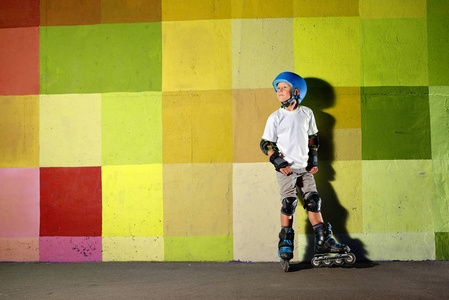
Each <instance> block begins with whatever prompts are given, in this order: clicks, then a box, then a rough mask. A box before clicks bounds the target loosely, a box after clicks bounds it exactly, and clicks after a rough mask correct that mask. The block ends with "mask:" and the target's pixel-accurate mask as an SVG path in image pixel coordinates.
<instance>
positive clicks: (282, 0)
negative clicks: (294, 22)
mask: <svg viewBox="0 0 449 300" xmlns="http://www.w3.org/2000/svg"><path fill="white" fill-rule="evenodd" d="M231 3H232V14H231V16H232V18H233V19H268V18H292V17H293V1H292V0H278V1H272V0H231Z"/></svg>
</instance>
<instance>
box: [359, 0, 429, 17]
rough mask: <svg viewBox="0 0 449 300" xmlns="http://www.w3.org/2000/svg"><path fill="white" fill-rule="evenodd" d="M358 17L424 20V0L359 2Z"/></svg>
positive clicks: (425, 4) (425, 2)
mask: <svg viewBox="0 0 449 300" xmlns="http://www.w3.org/2000/svg"><path fill="white" fill-rule="evenodd" d="M359 1H360V3H359V10H360V17H361V18H364V19H372V18H426V17H427V1H426V0H359Z"/></svg>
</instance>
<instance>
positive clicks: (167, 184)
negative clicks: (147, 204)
mask: <svg viewBox="0 0 449 300" xmlns="http://www.w3.org/2000/svg"><path fill="white" fill-rule="evenodd" d="M219 235H221V236H228V235H232V164H176V165H175V164H169V165H164V236H165V237H171V236H219Z"/></svg>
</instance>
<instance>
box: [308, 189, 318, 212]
mask: <svg viewBox="0 0 449 300" xmlns="http://www.w3.org/2000/svg"><path fill="white" fill-rule="evenodd" d="M304 209H307V211H311V212H320V211H321V197H320V195H319V194H318V193H317V192H312V193H310V194H309V195H308V196H307V198H306V199H304Z"/></svg>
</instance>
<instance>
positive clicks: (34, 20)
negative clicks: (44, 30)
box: [0, 0, 39, 28]
mask: <svg viewBox="0 0 449 300" xmlns="http://www.w3.org/2000/svg"><path fill="white" fill-rule="evenodd" d="M38 26H39V0H20V1H18V0H1V1H0V28H13V27H38Z"/></svg>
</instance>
